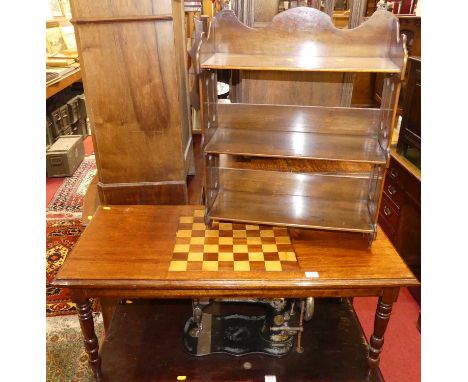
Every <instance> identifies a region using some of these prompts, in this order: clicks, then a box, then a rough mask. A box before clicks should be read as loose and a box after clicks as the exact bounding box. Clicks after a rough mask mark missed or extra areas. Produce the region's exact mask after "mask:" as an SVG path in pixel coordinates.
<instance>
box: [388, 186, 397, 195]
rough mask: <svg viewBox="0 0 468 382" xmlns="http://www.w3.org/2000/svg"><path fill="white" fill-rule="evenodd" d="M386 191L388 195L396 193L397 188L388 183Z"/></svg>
mask: <svg viewBox="0 0 468 382" xmlns="http://www.w3.org/2000/svg"><path fill="white" fill-rule="evenodd" d="M387 191H388V193H389V194H390V195H395V194H396V193H397V190H396V188H395V187H393V186H392V185H391V184H389V185H388V187H387Z"/></svg>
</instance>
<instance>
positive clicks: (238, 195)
mask: <svg viewBox="0 0 468 382" xmlns="http://www.w3.org/2000/svg"><path fill="white" fill-rule="evenodd" d="M209 217H210V218H211V219H214V220H228V221H235V222H242V223H252V224H267V225H277V226H289V227H300V228H316V229H325V230H333V231H349V232H362V233H372V232H374V230H373V228H372V224H371V221H370V219H369V212H368V210H367V204H366V202H365V201H362V200H361V201H355V202H354V203H353V202H347V201H344V202H343V201H342V202H339V201H327V200H319V199H314V198H310V197H304V196H299V195H264V194H255V193H249V192H240V191H229V190H220V191H219V193H218V196H217V198H216V201H215V203H214V205H213V208H212V209H211V211H210V213H209Z"/></svg>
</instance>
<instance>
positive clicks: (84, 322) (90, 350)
mask: <svg viewBox="0 0 468 382" xmlns="http://www.w3.org/2000/svg"><path fill="white" fill-rule="evenodd" d="M73 301H74V302H75V303H76V308H77V310H78V318H79V320H80V326H81V333H82V334H83V342H84V346H85V349H86V353H87V354H88V357H89V364H90V365H91V368H92V370H93V373H94V376H95V377H96V381H103V377H102V372H101V357H100V356H99V343H98V339H97V337H96V333H95V331H94V321H93V311H92V308H91V304H90V302H89V299H88V298H86V297H83V296H77V295H76V294H75V295H74V298H73Z"/></svg>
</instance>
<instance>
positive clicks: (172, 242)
mask: <svg viewBox="0 0 468 382" xmlns="http://www.w3.org/2000/svg"><path fill="white" fill-rule="evenodd" d="M202 209H203V206H190V205H186V206H149V205H148V206H146V205H145V206H101V207H99V209H98V210H97V212H96V214H95V215H94V217H93V218H92V220H91V222H90V223H89V225H88V227H87V228H86V230H85V231H84V233H83V234H82V236H81V237H80V239H79V241H78V242H77V244H76V245H75V247H74V248H73V250H72V252H71V253H70V254H69V255H68V256H67V258H66V260H65V262H64V264H63V266H62V268H61V270H60V271H59V273H58V275H57V277H56V279H55V281H54V282H53V285H55V286H57V287H68V288H71V293H72V298H73V300H74V301H75V302H76V304H77V309H78V312H79V318H80V321H81V325H82V331H83V336H84V338H85V346H86V350H87V352H88V355H89V357H90V363H91V365H92V367H93V370H94V371H95V375H96V377H97V378H98V380H100V378H101V371H100V358H99V355H98V341H97V338H96V336H95V333H94V324H93V320H92V314H91V306H90V304H89V298H92V297H98V298H196V297H242V296H244V297H265V298H267V297H283V298H286V297H294V298H302V297H352V296H379V303H378V306H377V312H376V321H375V327H374V334H373V336H372V338H371V340H370V347H369V358H368V361H369V366H370V367H376V366H377V365H378V362H379V356H380V352H381V349H382V345H383V334H384V332H385V329H386V326H387V323H388V319H389V317H390V313H391V309H392V304H393V302H394V301H396V298H397V296H398V291H399V288H400V287H403V286H412V285H419V282H418V281H417V279H416V278H415V277H414V276H413V274H412V273H411V271H410V270H409V269H408V267H407V266H406V265H405V263H404V262H403V260H402V259H401V258H400V256H399V255H398V253H397V252H396V251H395V249H394V248H393V246H392V245H391V243H390V242H389V240H388V239H387V237H386V236H385V234H384V233H383V232H382V230H380V229H379V230H378V235H377V239H376V240H375V241H374V242H373V244H372V247H371V248H368V241H367V238H366V237H365V236H363V235H361V234H357V233H345V232H333V231H318V230H301V229H289V230H288V231H289V237H290V241H291V243H290V245H292V247H293V251H294V252H292V254H291V250H288V251H282V250H283V249H288V248H283V247H282V246H283V245H288V244H289V243H288V242H287V239H285V238H284V235H283V234H284V232H283V234H282V235H280V236H281V237H282V239H280V240H279V243H277V241H276V238H275V236H274V234H273V238H272V233H271V232H270V231H271V230H272V228H271V227H270V228H271V229H266V228H267V227H260V226H259V227H252V226H251V227H248V228H249V229H247V228H246V229H245V231H248V230H251V231H255V230H257V233H252V232H250V233H249V235H247V234H246V233H244V232H241V231H242V230H241V229H239V228H240V227H239V226H235V227H231V228H232V231H237V232H236V233H234V232H233V234H232V236H234V237H235V238H237V239H240V240H247V237H246V236H249V237H251V236H252V235H253V237H257V238H260V239H262V238H263V237H264V236H265V235H266V236H265V237H266V238H268V239H267V240H266V244H258V242H257V243H255V240H254V243H253V244H252V245H254V246H256V247H248V245H245V244H236V243H238V242H237V241H234V239H233V244H232V245H230V244H224V243H220V242H219V239H220V238H221V237H226V234H225V233H223V234H222V233H221V231H222V230H221V228H222V227H221V226H220V227H218V230H219V233H218V235H216V233H213V232H212V233H210V234H207V233H206V232H207V231H208V230H206V229H205V228H204V227H202V226H200V225H199V224H200V223H197V222H193V221H190V217H193V216H194V214H195V215H197V214H199V213H200V212H196V211H200V210H202ZM181 218H183V219H182V220H181ZM190 224H192V227H189V226H190ZM195 224H197V225H195ZM188 228H191V229H188ZM228 228H229V227H228ZM212 231H216V227H213V229H212ZM261 231H265V232H267V231H268V233H265V234H263V235H262V232H261ZM181 232H182V234H181ZM210 235H212V236H213V237H212V236H210ZM200 237H205V239H204V243H207V244H206V245H207V246H208V247H205V244H200V243H201V242H200ZM207 237H208V238H209V239H210V240H207ZM192 238H197V239H196V240H193V243H194V244H193V245H195V247H192V248H189V249H188V251H189V252H192V255H190V254H188V253H182V252H185V251H186V250H187V247H189V246H190V243H191V242H192V241H191V240H192ZM178 239H181V240H182V241H178ZM213 239H215V240H218V244H213V243H214V241H213ZM273 239H274V242H275V243H273ZM285 240H286V241H285ZM186 243H189V244H186ZM177 245H182V246H183V247H177ZM236 245H239V246H244V247H247V251H245V248H244V249H243V250H241V251H240V252H239V251H237V249H234V247H235V246H236ZM263 245H266V247H263ZM271 245H276V248H273V249H272V248H271ZM197 246H198V247H197ZM213 246H214V247H213ZM193 248H194V250H193V251H192V249H193ZM231 249H232V252H229V251H230V250H231ZM274 250H276V252H278V258H276V259H273V258H272V257H271V256H273V255H274V253H273V252H274ZM222 251H224V252H222ZM200 252H204V253H202V255H200ZM206 252H207V253H208V254H207V256H206V258H205V254H206ZM193 253H195V255H193ZM221 253H223V255H221ZM251 253H254V255H252V256H251ZM285 253H286V254H285ZM231 255H232V256H231ZM180 256H186V260H184V259H182V260H181V257H180ZM189 256H191V257H192V258H191V259H188V257H189ZM216 256H218V257H217V258H216ZM223 256H224V257H223ZM205 260H206V261H207V262H209V263H210V264H208V265H207V266H205V265H203V263H204V262H205ZM172 261H177V262H182V263H183V262H185V265H184V264H182V265H181V263H177V264H176V266H175V268H174V266H173V265H171V262H172ZM193 262H195V263H197V265H196V266H193V264H192V263H193ZM236 262H240V263H242V264H241V266H239V265H237V266H236V265H235V264H234V263H236ZM267 262H271V263H274V264H269V265H267ZM189 263H191V264H190V265H189ZM213 263H217V264H216V265H214V264H213ZM221 263H223V264H221ZM278 263H280V265H278ZM226 265H229V267H226ZM247 266H248V267H247ZM278 266H281V270H278ZM197 267H198V268H197ZM203 269H206V270H203ZM104 310H105V309H104ZM103 313H104V312H103ZM104 319H105V317H104ZM105 321H106V320H105Z"/></svg>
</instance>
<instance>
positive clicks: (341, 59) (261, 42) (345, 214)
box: [195, 7, 407, 240]
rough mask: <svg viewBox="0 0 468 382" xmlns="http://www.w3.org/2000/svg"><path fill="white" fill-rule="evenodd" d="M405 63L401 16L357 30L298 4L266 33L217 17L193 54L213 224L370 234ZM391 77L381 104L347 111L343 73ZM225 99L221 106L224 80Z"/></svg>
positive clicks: (378, 15) (384, 15) (383, 15)
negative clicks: (343, 102) (342, 99)
mask: <svg viewBox="0 0 468 382" xmlns="http://www.w3.org/2000/svg"><path fill="white" fill-rule="evenodd" d="M406 60H407V52H406V47H405V38H404V35H400V33H399V25H398V19H397V18H396V17H395V16H394V15H393V14H391V13H390V12H387V11H377V12H375V13H374V15H372V16H371V17H370V18H369V19H368V20H367V21H366V22H364V23H363V24H362V25H360V26H359V27H357V28H355V29H351V30H341V29H337V28H335V27H334V26H333V24H332V22H331V19H330V17H329V16H328V15H326V14H325V13H322V12H320V11H318V10H316V9H311V8H301V7H300V8H294V9H291V10H288V11H285V12H282V13H280V14H279V15H277V16H275V18H274V19H273V21H272V22H271V23H270V24H269V25H268V26H267V27H265V28H263V29H253V28H249V27H247V26H245V25H244V24H242V23H241V22H240V21H239V20H238V19H237V18H236V16H235V14H234V12H232V11H229V10H225V11H221V12H220V13H218V14H217V15H216V16H215V17H214V18H213V19H212V22H211V24H210V27H209V30H208V33H207V35H204V34H202V36H201V38H200V39H199V41H198V46H197V52H196V55H195V67H196V71H197V73H198V76H199V87H200V100H201V118H202V132H203V145H204V153H205V204H206V217H207V223H208V224H210V223H211V221H212V220H213V219H215V220H226V221H237V222H248V223H260V224H273V225H283V226H291V227H302V228H315V229H327V230H342V231H350V232H361V233H364V234H368V235H369V238H370V240H372V239H373V238H375V234H376V229H377V213H378V207H379V203H380V198H381V194H382V187H383V181H384V179H383V177H384V174H385V168H386V166H387V164H388V160H389V143H390V142H391V134H392V130H393V129H392V127H393V125H394V122H395V115H396V107H397V105H396V104H397V99H398V96H399V91H400V83H401V80H402V79H403V76H404V72H405V66H406ZM347 72H371V73H383V74H384V75H385V80H384V89H383V96H382V102H381V106H380V108H354V107H341V106H340V96H341V92H342V91H343V80H344V75H345V73H347ZM219 73H222V75H223V77H224V78H225V77H226V76H227V77H228V78H229V82H230V103H222V104H221V103H218V100H217V90H216V89H217V81H218V74H219Z"/></svg>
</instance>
